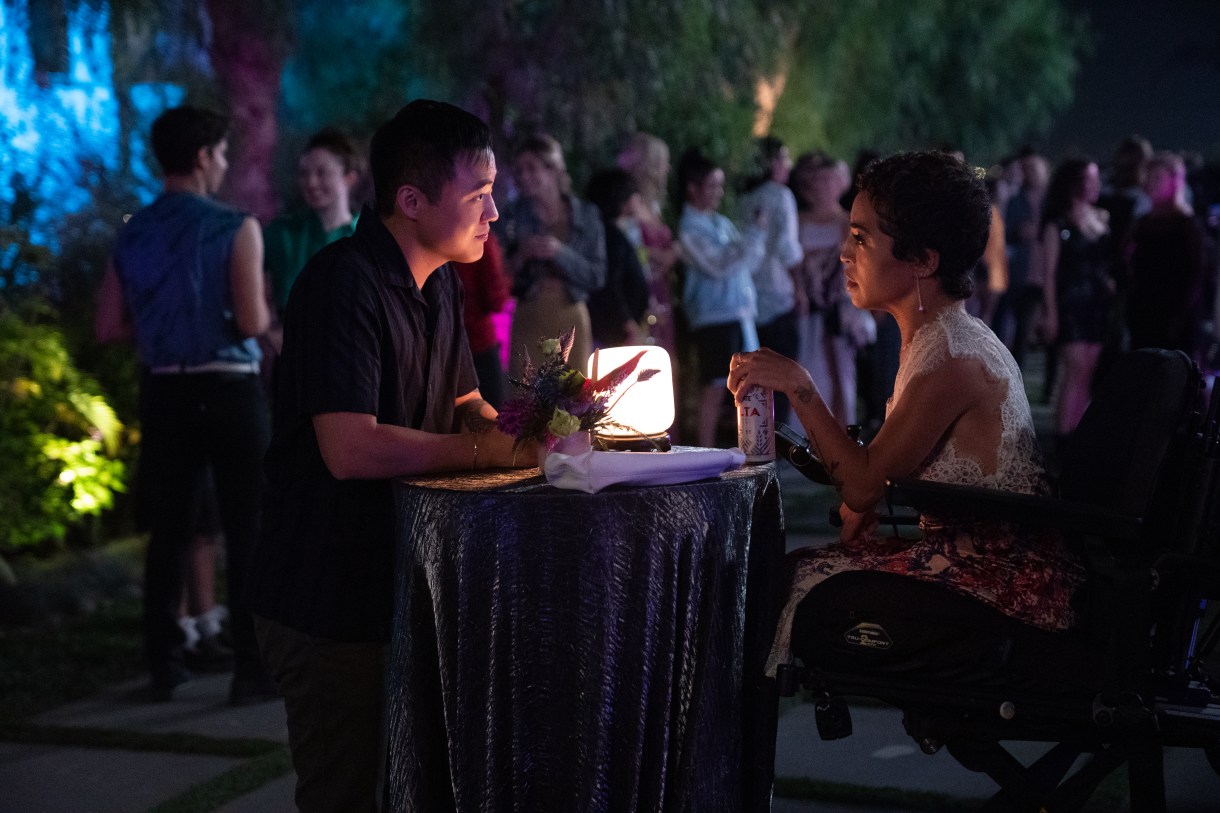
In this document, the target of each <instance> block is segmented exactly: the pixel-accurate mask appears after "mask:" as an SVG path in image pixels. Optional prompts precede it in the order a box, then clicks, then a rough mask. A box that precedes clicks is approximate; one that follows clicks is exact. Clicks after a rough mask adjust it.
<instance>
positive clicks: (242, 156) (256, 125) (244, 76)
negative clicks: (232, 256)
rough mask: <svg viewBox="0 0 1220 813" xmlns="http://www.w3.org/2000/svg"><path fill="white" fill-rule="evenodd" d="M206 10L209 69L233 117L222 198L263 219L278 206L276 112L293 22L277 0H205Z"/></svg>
mask: <svg viewBox="0 0 1220 813" xmlns="http://www.w3.org/2000/svg"><path fill="white" fill-rule="evenodd" d="M206 8H207V12H208V16H209V17H210V18H211V22H212V39H211V42H210V43H209V46H208V52H209V54H210V55H211V58H212V69H213V70H214V71H215V72H216V79H217V81H218V82H219V83H220V87H221V90H222V92H223V93H224V95H225V98H226V99H228V102H229V114H230V115H231V116H232V117H233V133H232V138H231V143H230V148H229V164H230V166H229V174H228V177H227V178H226V181H225V188H224V197H225V198H226V199H227V200H229V201H231V202H233V203H234V204H235V205H237V206H238V207H240V208H242V209H244V210H246V211H248V212H250V213H251V214H253V215H256V216H257V217H258V218H259V219H260V220H262V221H263V222H266V221H267V220H269V219H270V218H271V217H273V216H274V215H275V212H276V209H277V208H278V205H277V204H278V202H277V196H276V194H275V188H274V185H273V183H272V170H273V168H274V165H275V146H276V140H277V126H276V118H275V115H276V107H277V104H278V102H279V95H280V74H281V72H282V70H283V67H284V59H285V57H286V55H287V50H288V49H287V42H288V36H287V35H286V34H285V33H284V32H286V31H288V30H289V28H290V26H291V22H292V21H291V19H290V14H289V13H288V12H287V11H286V10H285V9H286V6H285V5H284V4H282V3H278V2H275V0H269V1H268V0H263V1H262V2H260V1H259V0H206Z"/></svg>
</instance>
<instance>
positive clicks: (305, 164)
mask: <svg viewBox="0 0 1220 813" xmlns="http://www.w3.org/2000/svg"><path fill="white" fill-rule="evenodd" d="M359 178H360V153H359V151H358V150H357V149H356V145H355V144H353V143H352V140H351V139H350V138H349V137H348V136H347V135H346V134H345V133H343V132H342V131H340V130H336V129H334V128H329V127H328V128H326V129H324V130H319V131H318V132H317V133H315V134H314V135H313V136H311V137H310V139H309V141H307V142H306V143H305V150H304V151H303V152H302V153H301V159H300V161H299V162H298V163H297V185H298V187H299V188H300V191H301V200H302V202H303V203H304V204H305V206H304V208H302V209H299V210H297V211H294V212H289V213H287V214H283V215H280V216H279V217H277V218H276V219H275V220H273V221H271V223H269V224H268V225H267V228H266V229H265V230H264V231H263V242H264V244H265V245H266V251H265V256H264V259H263V267H264V268H265V269H266V271H267V278H268V280H269V281H270V283H271V293H272V295H273V296H274V298H275V305H276V308H277V310H278V311H279V312H280V313H283V311H284V306H285V305H287V304H288V292H289V291H290V290H292V283H293V282H295V281H296V278H297V275H298V274H300V273H301V269H302V268H304V267H305V262H306V261H307V260H308V259H309V258H310V257H312V256H313V255H314V254H316V253H317V252H318V250H319V249H321V248H322V247H323V246H326V245H329V244H330V243H333V242H334V241H336V240H338V239H339V238H341V237H348V236H350V235H351V234H353V233H354V232H355V231H356V218H355V217H353V216H352V207H351V193H352V188H353V187H354V186H355V185H356V181H357V180H358V179H359ZM277 332H278V331H277ZM277 347H278V342H277Z"/></svg>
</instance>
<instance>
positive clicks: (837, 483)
mask: <svg viewBox="0 0 1220 813" xmlns="http://www.w3.org/2000/svg"><path fill="white" fill-rule="evenodd" d="M799 392H800V391H799V390H798V393H799ZM809 441H810V442H811V443H812V444H813V450H814V452H815V453H816V454H817V456H818V459H819V460H821V461H822V466H823V468H825V469H826V476H827V477H829V478H830V484H831V485H832V486H834V489H835V491H837V492H839V493H840V494H842V493H843V480H842V478H840V477H839V476H838V475H837V474H836V472H838V470H839V461H838V460H828V459H827V458H826V455H824V454H822V446H821V444H819V443H818V437H817V435H813V434H811V435H810V436H809Z"/></svg>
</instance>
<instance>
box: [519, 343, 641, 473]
mask: <svg viewBox="0 0 1220 813" xmlns="http://www.w3.org/2000/svg"><path fill="white" fill-rule="evenodd" d="M574 336H575V329H569V330H568V331H567V332H566V333H564V334H563V335H562V336H560V337H558V338H555V339H543V340H542V341H541V342H539V343H538V350H539V352H540V353H541V354H542V358H541V360H540V361H539V363H538V364H537V365H535V364H534V362H533V360H532V359H531V358H530V354H529V351H528V349H527V350H526V351H525V354H524V355H525V365H524V369H523V371H522V374H521V378H520V379H519V380H518V379H515V378H510V379H509V380H508V381H509V384H511V385H512V386H513V388H514V389H516V390H517V394H516V395H514V396H513V397H512V398H510V399H509V400H508V401H507V402H506V403H505V404H504V408H503V409H501V410H500V417H499V418H498V419H497V420H496V424H497V426H498V427H499V429H500V431H501V432H503V433H505V434H506V435H511V436H512V437H514V438H516V441H517V445H520V444H522V443H525V442H526V441H530V440H533V441H537V442H538V443H541V444H545V445H546V447H547V448H548V449H550V448H554V446H555V444H556V443H558V442H559V440H560V439H562V438H565V437H567V436H568V435H571V434H572V433H573V432H580V431H589V430H593V429H596V428H598V427H616V428H627V429H630V427H622V426H621V424H618V423H617V422H615V421H613V420H612V419H611V418H610V417H609V414H610V410H611V409H612V408H613V406H614V404H615V403H617V402H618V399H619V398H621V397H622V395H623V393H624V392H626V391H627V390H628V389H630V388H631V387H632V386H634V385H635V384H636V383H637V382H640V381H647V380H648V379H650V378H652V377H653V376H655V375H656V374H657V373H659V372H660V370H641V371H640V372H639V374H638V375H637V376H636V378H635V381H632V382H631V384H629V385H628V386H627V387H626V388H624V389H623V392H620V393H618V394H617V396H616V395H615V391H616V390H617V389H618V388H619V386H620V385H621V384H622V383H623V382H624V381H626V380H627V377H628V376H630V375H631V374H632V373H635V371H636V367H638V366H639V363H640V358H641V357H643V355H644V352H643V351H641V352H639V353H637V354H636V355H635V356H633V357H632V358H631V359H629V360H628V361H626V362H624V363H623V364H620V365H619V366H618V367H615V368H614V369H613V370H611V371H610V372H608V373H606V374H605V375H603V376H601V377H599V378H597V379H592V378H588V377H587V376H585V374H584V373H582V372H581V371H580V370H577V369H574V368H572V367H570V366H568V354H569V353H571V352H572V340H573V338H574ZM612 399H613V400H612Z"/></svg>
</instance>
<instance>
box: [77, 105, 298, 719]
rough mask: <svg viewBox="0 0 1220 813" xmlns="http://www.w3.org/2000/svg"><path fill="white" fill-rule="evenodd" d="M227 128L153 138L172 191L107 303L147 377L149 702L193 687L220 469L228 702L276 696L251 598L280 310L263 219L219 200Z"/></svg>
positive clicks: (211, 123)
mask: <svg viewBox="0 0 1220 813" xmlns="http://www.w3.org/2000/svg"><path fill="white" fill-rule="evenodd" d="M228 129H229V122H228V119H226V118H225V117H224V116H222V115H220V114H219V113H215V112H212V111H210V110H203V109H200V108H195V107H188V106H183V107H177V108H174V109H172V110H168V111H166V112H165V113H163V114H162V115H161V116H160V117H159V118H158V119H157V120H156V121H155V122H154V123H153V127H152V145H153V151H154V153H155V154H156V156H157V161H158V163H160V165H161V168H162V170H163V171H164V173H165V186H164V191H163V192H162V194H161V195H160V196H159V197H158V198H157V199H156V200H155V201H153V203H152V204H150V205H149V206H147V207H145V208H144V209H142V210H140V211H139V212H137V213H136V214H135V215H134V216H133V217H132V218H131V219H130V220H129V221H128V222H127V224H126V225H125V226H124V227H123V229H122V231H120V232H119V235H118V238H117V239H116V241H115V247H114V253H113V256H112V258H111V262H110V264H109V266H108V267H107V269H106V274H105V277H104V278H103V280H102V286H101V289H100V291H99V294H98V311H97V318H96V324H95V329H96V333H97V336H98V338H99V339H100V340H101V341H117V340H122V339H134V340H135V343H136V346H137V348H138V349H139V356H140V363H141V366H142V373H143V376H142V381H141V387H140V431H141V442H140V470H141V477H142V483H143V484H144V485H145V489H144V493H143V495H142V496H143V498H144V499H145V500H147V504H148V506H149V508H150V510H151V523H152V528H151V535H150V537H149V541H148V553H147V559H146V563H145V572H144V636H145V650H146V655H147V658H148V667H149V670H150V672H151V677H152V691H153V695H154V697H156V698H157V699H163V700H168V699H170V698H171V697H172V695H173V691H174V689H175V687H177V686H178V685H180V684H182V683H183V682H185V681H186V680H188V679H189V678H190V673H189V672H188V671H187V669H186V667H185V666H184V664H183V656H184V653H183V644H184V643H185V636H184V634H183V631H182V629H181V627H180V626H179V625H178V611H179V607H180V603H181V601H182V592H183V572H184V567H185V560H186V557H187V552H188V550H189V546H190V541H191V537H192V533H193V530H194V529H193V527H192V522H191V518H192V516H193V512H192V511H191V505H192V501H193V500H194V499H195V495H196V491H197V488H198V485H199V483H200V481H201V478H202V476H203V474H204V472H205V471H206V469H207V467H208V466H211V469H212V472H213V476H214V477H215V483H216V497H217V501H218V505H219V509H220V520H221V527H222V529H223V531H224V536H225V544H226V552H227V567H228V585H229V609H230V613H231V615H230V624H231V632H232V637H233V647H234V651H235V665H234V674H233V683H232V688H231V692H230V697H229V699H230V702H232V703H233V704H243V703H248V702H257V701H261V700H268V699H271V698H274V697H275V696H276V689H275V685H274V683H272V682H271V680H270V679H269V678H268V676H267V674H266V672H265V671H264V669H263V665H262V661H261V659H260V658H259V655H258V651H257V645H256V643H255V640H254V625H253V620H252V618H251V616H250V612H249V609H248V606H247V605H246V603H245V600H244V598H243V595H242V588H243V586H244V582H245V578H246V573H247V567H248V559H249V556H250V551H251V550H252V548H253V546H254V541H255V539H256V538H257V536H258V514H259V500H260V498H261V485H260V484H261V466H262V457H263V452H264V450H265V449H266V448H267V441H268V437H269V429H270V421H269V415H268V409H267V402H266V397H265V395H264V393H263V389H262V386H261V384H260V383H259V378H258V369H259V360H260V359H261V357H262V354H261V353H260V351H259V349H258V344H257V343H256V341H255V339H254V337H255V336H257V335H259V334H260V333H262V332H263V331H264V330H266V329H267V326H268V323H269V321H270V313H269V310H268V307H267V302H266V298H265V296H264V289H263V241H262V235H261V232H260V231H259V227H258V221H256V220H255V219H254V218H253V217H250V216H248V215H246V214H244V213H243V212H240V211H238V210H236V209H232V208H230V207H228V206H225V205H223V204H221V203H218V202H216V201H215V200H212V199H211V197H210V196H211V195H213V194H214V193H215V192H216V191H217V190H218V189H219V188H220V184H221V181H222V180H223V179H224V176H225V172H226V171H227V170H228V166H229V165H228V159H227V152H228V140H227V137H226V134H227V132H228Z"/></svg>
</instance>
